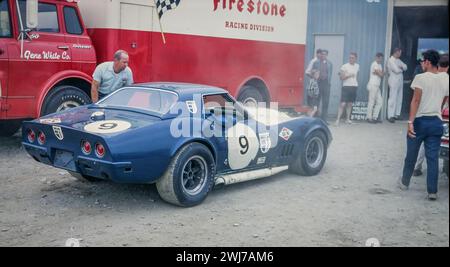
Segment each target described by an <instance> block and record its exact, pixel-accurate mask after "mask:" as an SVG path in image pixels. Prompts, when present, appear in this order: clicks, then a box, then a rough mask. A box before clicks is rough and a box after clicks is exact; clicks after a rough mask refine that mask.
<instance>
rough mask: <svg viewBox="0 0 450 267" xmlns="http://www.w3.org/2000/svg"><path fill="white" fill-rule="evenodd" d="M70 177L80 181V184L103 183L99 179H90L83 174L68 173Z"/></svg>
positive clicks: (90, 177)
mask: <svg viewBox="0 0 450 267" xmlns="http://www.w3.org/2000/svg"><path fill="white" fill-rule="evenodd" d="M69 173H70V175H72V176H73V177H74V178H75V179H77V180H79V181H81V182H91V183H95V182H101V181H103V180H102V179H100V178H96V177H92V176H88V175H84V174H80V173H78V172H71V171H69Z"/></svg>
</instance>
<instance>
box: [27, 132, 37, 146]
mask: <svg viewBox="0 0 450 267" xmlns="http://www.w3.org/2000/svg"><path fill="white" fill-rule="evenodd" d="M27 137H28V142H30V143H34V140H36V134H35V133H34V131H33V130H31V129H28V132H27Z"/></svg>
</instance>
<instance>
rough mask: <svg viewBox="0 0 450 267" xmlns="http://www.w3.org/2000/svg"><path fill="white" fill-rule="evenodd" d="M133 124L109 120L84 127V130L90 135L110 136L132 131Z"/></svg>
mask: <svg viewBox="0 0 450 267" xmlns="http://www.w3.org/2000/svg"><path fill="white" fill-rule="evenodd" d="M130 127H131V124H130V123H129V122H127V121H119V120H109V121H97V122H94V123H90V124H88V125H86V126H84V130H85V131H86V132H90V133H100V134H110V133H118V132H123V131H125V130H128V129H130Z"/></svg>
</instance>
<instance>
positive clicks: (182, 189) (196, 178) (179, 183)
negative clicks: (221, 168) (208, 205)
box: [156, 143, 216, 207]
mask: <svg viewBox="0 0 450 267" xmlns="http://www.w3.org/2000/svg"><path fill="white" fill-rule="evenodd" d="M215 174H216V165H215V161H214V158H213V156H212V154H211V151H210V150H209V149H208V148H207V147H206V146H204V145H202V144H199V143H191V144H188V145H186V146H184V147H183V148H182V149H181V150H180V151H179V152H178V153H177V154H176V155H175V157H174V158H173V159H172V161H171V162H170V164H169V167H168V168H167V170H166V172H165V173H164V175H163V176H162V177H161V178H160V179H159V180H158V181H157V182H156V188H157V190H158V193H159V195H160V196H161V198H162V199H163V200H165V201H166V202H169V203H171V204H174V205H177V206H181V207H192V206H196V205H198V204H200V203H202V202H203V201H204V200H205V199H206V197H207V196H208V194H209V192H210V191H211V189H212V187H213V185H214V177H215Z"/></svg>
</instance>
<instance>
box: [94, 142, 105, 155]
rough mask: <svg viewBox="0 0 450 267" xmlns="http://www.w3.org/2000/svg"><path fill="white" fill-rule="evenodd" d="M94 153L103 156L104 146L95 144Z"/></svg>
mask: <svg viewBox="0 0 450 267" xmlns="http://www.w3.org/2000/svg"><path fill="white" fill-rule="evenodd" d="M95 154H96V155H97V157H99V158H103V157H104V156H105V147H104V146H103V145H102V144H99V143H97V144H95Z"/></svg>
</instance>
